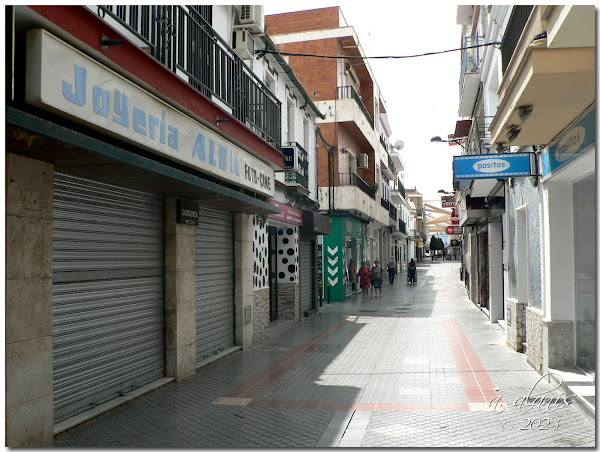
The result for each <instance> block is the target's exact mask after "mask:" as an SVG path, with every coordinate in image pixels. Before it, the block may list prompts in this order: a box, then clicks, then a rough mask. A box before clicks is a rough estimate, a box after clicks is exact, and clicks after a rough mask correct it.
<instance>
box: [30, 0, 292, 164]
mask: <svg viewBox="0 0 600 452" xmlns="http://www.w3.org/2000/svg"><path fill="white" fill-rule="evenodd" d="M29 8H31V9H32V10H33V11H35V12H36V13H38V14H40V15H41V16H43V17H44V18H46V19H48V20H49V21H51V22H53V23H54V24H56V25H57V26H58V27H60V28H62V29H63V30H64V31H66V32H67V33H69V34H71V35H72V36H73V37H74V38H76V39H78V40H80V41H81V42H83V43H84V44H87V45H88V46H90V47H92V48H93V49H94V50H97V51H98V52H100V53H102V54H103V55H104V56H106V57H107V58H109V59H110V60H112V61H113V62H114V63H116V64H118V65H119V66H121V67H122V68H123V69H125V70H126V71H128V72H129V73H131V74H132V75H134V76H136V77H137V78H139V79H140V80H143V81H144V82H145V83H147V84H148V85H151V86H153V87H154V88H155V89H157V90H158V91H160V92H161V93H163V94H165V95H166V96H168V97H169V98H171V99H173V100H174V101H175V102H178V103H179V104H181V105H183V106H184V107H186V108H187V109H189V110H190V111H193V112H194V113H196V114H197V115H198V116H200V117H201V118H203V119H205V120H206V121H208V122H209V123H211V124H213V125H217V122H216V118H217V116H218V117H219V118H221V119H229V120H230V121H229V122H224V123H221V124H220V125H219V129H220V130H222V131H223V132H225V133H226V134H227V135H228V136H230V137H231V138H232V139H234V140H237V141H239V142H240V143H243V144H244V145H246V146H248V147H249V148H250V149H252V150H254V151H255V152H256V153H257V154H258V155H260V156H262V157H263V158H265V159H267V160H268V161H270V162H271V163H273V164H275V165H277V166H279V167H280V168H283V164H284V156H283V154H282V153H281V152H280V151H278V150H277V149H276V148H275V147H273V146H272V145H270V144H269V143H268V142H267V141H265V140H263V139H262V138H260V137H259V136H258V135H256V134H255V133H254V132H252V131H251V130H250V129H248V128H247V127H246V126H245V125H244V124H242V123H241V122H240V121H238V120H237V118H234V117H233V116H231V115H230V114H229V113H228V112H226V111H225V110H223V109H221V108H220V107H219V106H217V105H216V104H215V103H214V102H212V101H211V100H210V99H208V98H206V97H205V96H204V95H202V94H201V93H199V92H198V91H196V90H195V89H194V88H193V87H192V86H190V85H189V84H188V83H187V82H185V81H184V80H183V79H181V78H179V77H177V76H176V75H175V74H173V73H172V72H171V71H170V70H169V69H167V68H166V67H165V66H163V65H162V64H161V63H160V62H159V61H157V60H156V59H154V58H153V57H152V56H150V55H148V54H147V53H146V52H144V51H143V50H141V49H139V48H138V47H137V46H135V45H133V44H132V43H131V42H130V41H128V40H127V39H126V38H125V37H124V36H121V35H120V33H118V32H117V31H115V29H114V28H112V27H111V26H110V25H108V24H107V23H106V22H104V21H103V20H102V19H101V18H100V17H98V16H97V15H96V14H94V13H93V12H92V11H91V10H89V9H88V8H86V7H84V6H29ZM102 34H104V35H105V36H107V37H108V38H110V39H123V45H122V46H111V47H110V48H109V51H108V52H107V51H104V50H102V49H101V47H100V36H101V35H102Z"/></svg>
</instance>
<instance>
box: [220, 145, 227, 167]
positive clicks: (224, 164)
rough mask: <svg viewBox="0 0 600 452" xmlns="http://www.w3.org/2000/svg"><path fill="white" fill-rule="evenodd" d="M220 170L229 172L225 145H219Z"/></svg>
mask: <svg viewBox="0 0 600 452" xmlns="http://www.w3.org/2000/svg"><path fill="white" fill-rule="evenodd" d="M219 168H221V169H222V170H225V171H226V170H227V148H226V147H225V146H223V145H221V144H220V145H219Z"/></svg>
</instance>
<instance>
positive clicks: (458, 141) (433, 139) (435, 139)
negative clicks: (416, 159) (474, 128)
mask: <svg viewBox="0 0 600 452" xmlns="http://www.w3.org/2000/svg"><path fill="white" fill-rule="evenodd" d="M430 141H431V142H432V143H449V144H452V143H454V144H459V145H460V147H461V148H463V149H464V150H465V151H466V150H467V148H466V147H465V145H464V144H463V141H465V140H464V139H463V138H452V139H451V140H442V138H441V137H439V136H435V137H431V140H430Z"/></svg>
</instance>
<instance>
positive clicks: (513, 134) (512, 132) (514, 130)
mask: <svg viewBox="0 0 600 452" xmlns="http://www.w3.org/2000/svg"><path fill="white" fill-rule="evenodd" d="M519 133H521V129H520V128H519V127H517V126H514V125H513V126H510V129H509V131H508V132H506V138H507V139H508V142H509V143H512V142H513V141H515V138H517V136H518V135H519Z"/></svg>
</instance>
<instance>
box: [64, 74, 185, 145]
mask: <svg viewBox="0 0 600 452" xmlns="http://www.w3.org/2000/svg"><path fill="white" fill-rule="evenodd" d="M62 91H63V95H64V96H65V99H67V100H68V101H69V102H72V103H74V104H75V105H79V106H80V107H84V106H85V105H86V103H87V95H86V93H87V70H86V69H85V68H83V67H81V66H79V65H78V64H76V65H75V85H74V86H73V83H71V82H69V81H67V80H62ZM111 100H113V104H112V113H113V121H114V122H116V123H117V124H120V125H122V126H123V127H126V128H129V126H130V124H131V123H133V125H132V128H133V130H134V131H135V132H136V133H139V134H140V135H143V136H148V131H149V132H150V138H151V139H153V140H155V139H156V135H157V134H156V129H157V128H158V129H159V140H160V142H161V143H162V144H168V146H169V147H171V148H173V149H175V150H179V130H178V129H177V127H175V126H172V125H168V126H167V123H166V117H167V111H166V110H163V111H162V119H161V118H160V117H158V116H154V115H152V114H150V115H148V114H147V113H146V112H145V111H144V110H142V109H141V108H139V107H133V109H132V110H131V113H130V110H129V96H128V95H127V94H126V93H123V92H121V91H119V90H118V89H116V90H115V92H114V94H112V95H111V93H110V92H109V91H108V90H106V89H104V88H102V87H100V86H98V85H94V86H93V87H92V109H93V111H94V113H96V114H97V115H99V116H103V117H105V118H108V117H109V115H110V112H111ZM130 114H131V117H132V118H133V120H132V121H131V120H130ZM146 118H148V122H146ZM167 130H168V134H167Z"/></svg>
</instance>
